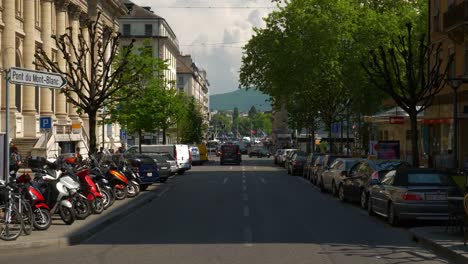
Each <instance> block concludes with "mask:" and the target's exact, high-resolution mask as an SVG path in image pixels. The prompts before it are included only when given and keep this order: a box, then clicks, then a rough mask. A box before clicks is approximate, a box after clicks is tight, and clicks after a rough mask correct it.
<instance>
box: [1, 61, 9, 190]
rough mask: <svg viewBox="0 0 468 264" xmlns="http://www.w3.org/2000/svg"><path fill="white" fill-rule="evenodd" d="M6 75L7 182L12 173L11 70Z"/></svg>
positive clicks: (5, 177)
mask: <svg viewBox="0 0 468 264" xmlns="http://www.w3.org/2000/svg"><path fill="white" fill-rule="evenodd" d="M5 73H6V76H5V80H6V93H5V100H6V109H5V113H6V117H5V122H6V123H5V172H4V173H5V174H4V176H3V177H4V180H5V183H8V180H9V178H10V177H9V175H10V71H9V70H7V71H5Z"/></svg>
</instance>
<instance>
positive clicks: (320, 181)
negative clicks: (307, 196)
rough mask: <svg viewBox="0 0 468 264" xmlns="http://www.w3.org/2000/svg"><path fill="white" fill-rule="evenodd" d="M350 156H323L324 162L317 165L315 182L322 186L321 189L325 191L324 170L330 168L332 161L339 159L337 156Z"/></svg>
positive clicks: (341, 156) (343, 156)
mask: <svg viewBox="0 0 468 264" xmlns="http://www.w3.org/2000/svg"><path fill="white" fill-rule="evenodd" d="M347 157H348V156H345V155H337V154H326V155H325V156H323V160H322V163H321V164H320V166H317V167H316V170H315V175H314V176H315V183H316V184H317V186H318V187H319V188H320V190H321V191H322V192H323V191H325V186H324V183H323V175H322V174H323V172H324V171H326V170H328V169H330V166H331V165H332V163H333V162H334V161H335V160H336V159H337V158H347Z"/></svg>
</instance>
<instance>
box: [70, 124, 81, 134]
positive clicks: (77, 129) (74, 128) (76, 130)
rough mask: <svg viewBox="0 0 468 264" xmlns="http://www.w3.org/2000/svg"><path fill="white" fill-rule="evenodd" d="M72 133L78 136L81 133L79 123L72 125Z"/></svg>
mask: <svg viewBox="0 0 468 264" xmlns="http://www.w3.org/2000/svg"><path fill="white" fill-rule="evenodd" d="M72 133H73V134H80V133H81V123H79V122H76V123H72Z"/></svg>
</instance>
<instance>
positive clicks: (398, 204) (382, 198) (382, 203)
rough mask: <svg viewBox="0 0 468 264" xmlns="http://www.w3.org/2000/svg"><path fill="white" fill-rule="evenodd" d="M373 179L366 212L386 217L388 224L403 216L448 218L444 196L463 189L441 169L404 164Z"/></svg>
mask: <svg viewBox="0 0 468 264" xmlns="http://www.w3.org/2000/svg"><path fill="white" fill-rule="evenodd" d="M375 177H376V178H373V179H372V183H371V186H370V190H369V198H368V199H369V200H368V205H369V206H368V213H369V215H372V214H374V213H375V214H379V215H382V216H384V217H387V219H388V222H389V224H391V225H398V224H399V223H400V222H401V221H402V220H408V219H419V220H447V219H448V215H449V212H448V207H449V206H448V200H447V197H452V196H460V197H462V196H463V195H462V192H461V190H460V188H459V187H458V186H457V185H456V183H455V182H454V181H453V179H452V177H451V176H450V174H449V173H447V172H445V171H441V170H434V169H422V168H404V169H398V170H391V171H389V172H388V173H386V174H383V176H380V177H382V178H381V179H379V178H378V177H379V176H378V174H376V176H375Z"/></svg>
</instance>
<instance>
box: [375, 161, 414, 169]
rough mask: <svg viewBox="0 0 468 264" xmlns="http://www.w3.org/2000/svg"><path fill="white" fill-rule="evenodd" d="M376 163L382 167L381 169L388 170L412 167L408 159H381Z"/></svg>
mask: <svg viewBox="0 0 468 264" xmlns="http://www.w3.org/2000/svg"><path fill="white" fill-rule="evenodd" d="M376 165H377V166H378V167H379V168H380V170H386V171H389V170H396V169H398V168H407V167H411V165H410V164H409V163H408V162H406V161H380V162H376Z"/></svg>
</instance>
